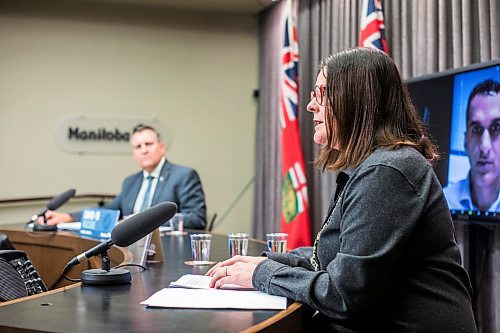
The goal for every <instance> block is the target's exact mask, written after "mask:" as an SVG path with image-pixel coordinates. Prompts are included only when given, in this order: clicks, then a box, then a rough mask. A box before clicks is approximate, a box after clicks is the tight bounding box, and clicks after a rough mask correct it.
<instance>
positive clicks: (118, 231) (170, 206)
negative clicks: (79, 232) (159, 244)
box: [63, 202, 177, 285]
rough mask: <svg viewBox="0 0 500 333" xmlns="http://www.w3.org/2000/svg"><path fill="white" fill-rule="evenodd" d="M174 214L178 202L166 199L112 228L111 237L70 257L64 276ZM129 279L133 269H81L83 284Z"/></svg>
mask: <svg viewBox="0 0 500 333" xmlns="http://www.w3.org/2000/svg"><path fill="white" fill-rule="evenodd" d="M175 213H177V205H176V204H175V203H174V202H163V203H160V204H158V205H156V206H153V207H151V208H149V209H147V210H145V211H144V212H142V213H139V214H136V215H134V216H132V217H130V218H128V219H127V220H125V221H123V222H121V223H120V224H118V225H117V226H116V227H114V228H113V231H112V232H111V239H110V240H108V241H106V242H104V243H101V244H99V245H96V246H94V247H93V248H91V249H90V250H88V251H85V252H84V253H82V254H80V255H78V256H76V257H74V258H73V259H71V260H70V262H68V264H67V265H66V267H65V268H64V272H63V275H66V273H67V272H68V271H69V269H70V268H71V267H72V266H74V265H77V264H79V263H81V262H82V261H84V260H86V259H89V258H92V257H95V256H97V255H100V254H104V253H106V251H107V250H109V249H110V248H111V246H113V245H118V246H121V247H127V246H129V245H131V244H133V243H135V242H137V241H138V240H139V239H141V238H143V237H145V236H146V235H147V234H149V233H151V232H153V231H154V230H155V229H157V228H159V227H160V226H161V225H163V224H164V223H165V222H166V221H168V220H170V219H171V218H172V217H173V216H174V215H175ZM108 259H109V258H108ZM103 260H104V258H103ZM130 280H131V278H130V272H129V271H127V270H124V269H113V270H111V271H110V270H109V269H108V270H103V269H89V270H86V271H83V272H82V283H84V284H90V285H107V284H122V283H129V282H130Z"/></svg>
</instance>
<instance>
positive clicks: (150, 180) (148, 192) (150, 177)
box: [140, 175, 155, 212]
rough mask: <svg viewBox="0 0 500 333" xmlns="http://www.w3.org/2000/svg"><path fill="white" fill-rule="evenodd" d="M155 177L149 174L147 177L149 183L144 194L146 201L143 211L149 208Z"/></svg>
mask: <svg viewBox="0 0 500 333" xmlns="http://www.w3.org/2000/svg"><path fill="white" fill-rule="evenodd" d="M154 178H155V177H153V176H151V175H149V176H147V177H146V180H147V182H148V185H147V187H146V193H145V194H144V201H143V202H142V206H141V210H140V211H141V212H143V211H145V210H146V209H147V208H148V202H149V197H150V195H151V194H150V192H151V183H153V179H154Z"/></svg>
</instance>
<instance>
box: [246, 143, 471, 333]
mask: <svg viewBox="0 0 500 333" xmlns="http://www.w3.org/2000/svg"><path fill="white" fill-rule="evenodd" d="M346 178H347V179H346V183H345V186H344V189H343V191H342V193H341V194H340V195H339V197H338V201H337V203H336V205H334V207H331V209H330V213H329V215H328V216H327V218H326V220H325V223H324V225H323V228H322V230H321V231H320V233H319V236H318V238H317V246H316V247H315V248H312V247H304V248H299V249H297V250H295V251H292V252H290V253H286V254H275V253H267V256H268V258H269V260H264V261H263V262H261V263H260V264H259V265H258V266H257V268H256V269H255V271H254V274H253V281H252V282H253V285H254V287H255V288H257V289H258V290H261V291H264V292H267V293H269V294H272V295H279V296H286V297H289V298H291V299H294V300H297V301H300V302H302V303H305V304H307V305H308V306H310V307H311V308H312V309H313V310H317V311H319V314H318V315H317V316H315V318H314V322H315V323H317V324H320V325H319V326H320V327H321V329H319V330H321V331H323V330H334V331H340V332H353V331H354V332H358V331H361V332H475V331H476V327H475V324H474V317H473V313H472V306H471V285H470V281H469V278H468V275H467V272H466V271H465V270H464V269H463V268H462V266H461V259H460V252H459V249H458V246H457V243H456V242H455V236H454V228H453V223H452V220H451V216H450V213H449V210H448V206H447V203H446V200H445V198H444V195H443V191H442V189H441V185H440V184H439V181H438V179H437V177H436V176H435V174H434V171H433V170H432V168H431V166H430V164H429V163H428V162H427V161H426V160H425V158H424V157H423V156H422V155H421V154H420V153H419V152H417V151H416V150H415V149H413V148H401V149H397V150H393V151H388V150H385V149H378V150H376V151H375V152H374V153H372V154H371V155H370V156H369V157H368V159H367V160H366V161H364V162H363V163H362V164H361V165H360V166H359V167H357V168H356V169H355V170H353V171H352V172H351V173H350V175H349V177H346ZM314 250H316V251H314ZM314 253H316V255H315V254H314ZM312 257H314V258H315V260H311V259H312ZM313 262H315V263H316V264H317V265H316V267H315V265H313Z"/></svg>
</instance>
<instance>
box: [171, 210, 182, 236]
mask: <svg viewBox="0 0 500 333" xmlns="http://www.w3.org/2000/svg"><path fill="white" fill-rule="evenodd" d="M170 227H171V228H172V230H171V231H170V234H171V235H183V234H184V214H182V213H177V214H175V215H174V216H173V217H172V218H171V219H170Z"/></svg>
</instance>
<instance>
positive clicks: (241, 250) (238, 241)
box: [227, 233, 248, 257]
mask: <svg viewBox="0 0 500 333" xmlns="http://www.w3.org/2000/svg"><path fill="white" fill-rule="evenodd" d="M227 246H228V249H229V256H230V257H234V256H235V255H238V254H239V255H242V256H246V255H247V249H248V234H245V233H233V234H229V235H227Z"/></svg>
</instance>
